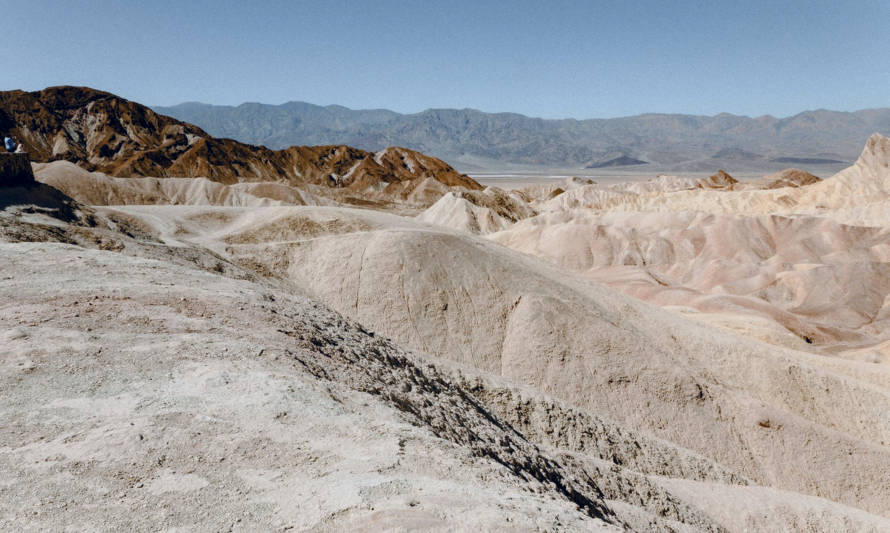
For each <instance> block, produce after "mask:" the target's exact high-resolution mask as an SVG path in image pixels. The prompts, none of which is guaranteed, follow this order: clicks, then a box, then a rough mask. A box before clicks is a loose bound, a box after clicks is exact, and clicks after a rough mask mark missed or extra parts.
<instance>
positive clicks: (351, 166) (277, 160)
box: [0, 86, 482, 196]
mask: <svg viewBox="0 0 890 533" xmlns="http://www.w3.org/2000/svg"><path fill="white" fill-rule="evenodd" d="M0 129H4V130H5V131H12V132H14V133H15V135H16V136H17V138H19V139H21V140H22V142H23V143H24V144H25V146H26V147H27V149H28V151H29V152H30V153H31V157H32V158H33V160H34V161H35V162H49V161H56V160H67V161H71V162H73V163H76V164H77V165H79V166H81V167H83V168H85V169H87V170H90V171H99V172H103V173H105V174H108V175H110V176H117V177H135V176H154V177H205V178H208V179H210V180H212V181H216V182H219V183H224V184H232V183H237V182H243V181H279V182H286V183H288V184H290V185H301V184H314V185H319V186H326V187H331V188H345V189H349V190H352V191H353V192H356V193H358V192H362V191H365V190H368V189H369V188H373V189H374V190H375V191H377V192H384V191H385V189H386V188H387V187H390V186H392V185H393V184H395V185H396V187H395V189H396V190H394V191H393V194H397V195H401V196H405V195H406V194H408V193H410V192H411V191H413V190H414V189H415V188H417V187H418V186H419V185H420V184H421V183H423V182H424V181H426V180H429V179H432V180H434V181H437V182H439V183H441V184H442V185H444V186H446V187H447V186H461V187H465V188H468V189H481V188H482V187H481V186H480V185H479V184H478V183H476V182H475V181H474V180H473V179H471V178H470V177H468V176H466V175H464V174H461V173H459V172H457V171H456V170H454V169H453V168H451V167H450V166H449V165H448V164H446V163H445V162H443V161H441V160H439V159H436V158H434V157H429V156H426V155H423V154H421V153H419V152H414V151H412V150H407V149H403V148H388V149H386V150H383V151H381V152H378V153H377V154H373V153H370V152H366V151H364V150H358V149H356V148H351V147H349V146H293V147H290V148H287V149H285V150H270V149H268V148H266V147H263V146H253V145H248V144H243V143H240V142H237V141H233V140H231V139H217V138H214V137H212V136H210V135H209V134H208V133H207V132H205V131H204V130H202V129H201V128H198V127H197V126H194V125H191V124H188V123H185V122H181V121H179V120H176V119H173V118H171V117H167V116H164V115H160V114H158V113H155V112H154V111H152V110H151V109H149V108H148V107H146V106H143V105H140V104H138V103H135V102H131V101H129V100H125V99H123V98H120V97H118V96H115V95H113V94H110V93H106V92H102V91H97V90H95V89H90V88H87V87H67V86H65V87H50V88H48V89H44V90H42V91H35V92H24V91H7V92H0Z"/></svg>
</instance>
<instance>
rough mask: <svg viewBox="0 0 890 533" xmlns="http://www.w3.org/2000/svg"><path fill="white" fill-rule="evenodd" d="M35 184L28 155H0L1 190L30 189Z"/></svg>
mask: <svg viewBox="0 0 890 533" xmlns="http://www.w3.org/2000/svg"><path fill="white" fill-rule="evenodd" d="M35 183H36V182H35V181H34V172H32V171H31V161H30V160H29V159H28V154H10V153H2V154H0V188H4V187H28V186H31V185H34V184H35Z"/></svg>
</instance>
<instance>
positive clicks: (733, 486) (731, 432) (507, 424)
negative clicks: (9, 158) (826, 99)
mask: <svg viewBox="0 0 890 533" xmlns="http://www.w3.org/2000/svg"><path fill="white" fill-rule="evenodd" d="M387 155H388V156H397V155H396V154H387ZM888 161H890V141H888V140H887V139H885V138H883V137H879V136H873V137H872V138H871V139H870V140H869V143H868V145H867V146H866V149H865V150H864V151H863V156H862V157H861V158H860V160H859V161H857V163H856V165H854V166H853V167H851V168H850V169H847V170H846V171H843V172H841V173H839V174H838V175H836V176H834V177H832V178H830V179H827V180H824V181H822V182H819V183H814V184H811V185H806V186H804V187H799V188H785V189H776V190H769V191H761V190H740V191H708V190H695V191H692V190H678V191H676V192H665V191H666V190H668V189H678V188H682V187H688V186H689V183H687V182H683V180H682V179H681V178H677V179H675V178H661V179H660V180H659V181H657V182H656V183H650V184H645V185H637V186H633V184H630V185H626V186H613V187H598V186H596V185H593V184H587V183H568V182H567V183H566V188H565V189H563V191H562V192H560V193H557V194H555V195H554V193H555V190H554V189H549V190H548V189H544V188H542V189H540V190H538V191H525V192H523V191H519V192H517V193H510V192H504V191H499V190H497V189H489V190H487V191H477V192H473V193H465V192H463V191H452V192H455V194H451V195H450V196H449V195H445V196H442V198H441V199H440V203H441V205H440V203H437V204H435V205H433V207H432V208H430V210H432V209H433V208H436V206H437V205H438V206H439V207H438V208H437V210H434V211H430V210H428V211H427V212H426V213H424V214H422V215H421V216H420V217H419V218H420V220H417V219H412V218H407V217H402V216H396V215H393V214H387V213H383V212H379V211H369V210H363V209H349V208H344V207H338V206H292V205H284V204H285V203H291V202H286V201H285V200H282V199H280V198H274V196H275V195H287V194H290V195H293V196H290V197H289V198H291V199H295V198H297V197H299V198H300V199H301V200H302V201H307V200H308V201H312V198H311V197H307V196H303V194H304V193H305V191H302V190H301V191H290V192H288V191H283V190H282V191H274V190H273V191H272V192H268V191H264V192H258V191H256V190H254V191H250V190H243V189H240V188H238V187H236V186H232V187H235V188H232V189H216V188H210V187H208V185H207V184H205V183H202V182H200V181H196V182H195V181H193V182H189V183H185V182H179V181H176V178H172V179H171V178H168V179H164V180H152V179H150V178H146V179H144V180H137V181H133V182H130V181H129V180H121V182H117V180H115V179H114V178H107V177H104V178H103V177H102V176H101V175H98V176H97V175H95V174H93V175H89V174H88V175H89V176H90V177H89V178H87V179H80V178H78V177H76V176H75V175H74V174H73V173H72V172H71V171H70V170H71V169H65V168H64V167H63V165H59V164H56V163H53V164H51V165H49V167H52V165H55V166H56V167H58V168H59V169H60V170H59V172H60V175H59V176H53V174H52V172H50V171H49V170H52V169H51V168H50V169H49V170H47V168H38V179H39V180H41V181H46V182H51V181H52V180H53V179H57V180H58V181H57V183H60V184H62V185H63V186H65V187H68V188H69V189H70V190H72V191H74V193H75V194H77V195H81V196H82V197H84V198H87V197H89V195H97V197H98V198H100V199H102V198H104V199H106V200H107V199H108V198H117V197H119V198H122V199H123V200H125V201H122V202H121V203H123V204H133V203H135V202H136V201H137V200H143V199H151V201H150V202H149V203H174V202H175V203H188V204H192V205H178V206H170V205H129V206H126V207H116V208H96V209H93V208H89V207H86V206H82V205H79V204H76V203H73V202H71V201H69V200H65V199H64V198H63V197H60V196H59V195H58V193H54V192H52V190H51V189H49V188H48V187H45V186H43V185H40V186H38V187H37V188H35V189H34V190H32V191H23V190H14V191H15V192H13V193H8V192H7V193H3V194H6V196H5V198H9V199H12V200H13V201H12V203H10V202H5V203H4V204H3V207H5V210H3V211H0V220H2V222H3V224H2V225H0V241H7V242H10V243H12V244H0V261H2V262H3V269H2V272H3V273H4V274H5V276H2V277H0V293H2V294H4V298H2V299H0V301H4V302H9V303H7V304H6V305H0V336H2V337H0V338H2V339H3V341H4V342H3V343H0V346H2V348H0V351H2V353H3V357H2V358H0V361H2V362H3V363H2V364H3V366H2V367H0V368H2V373H0V378H2V379H3V380H4V383H5V384H6V386H5V387H4V390H8V391H10V397H9V402H8V403H7V405H6V407H5V408H3V409H0V417H2V418H0V427H4V428H10V430H9V431H8V433H4V435H5V436H6V437H7V438H5V439H4V441H5V442H0V462H2V463H3V464H4V471H6V472H8V473H9V474H8V481H7V483H6V487H11V489H4V488H2V487H0V491H5V492H4V493H3V494H4V497H3V498H0V502H2V503H0V505H2V506H3V508H2V509H0V511H2V512H0V526H3V522H2V520H12V521H13V523H15V522H18V521H21V520H22V519H24V516H23V515H22V513H24V512H29V511H30V510H32V509H39V511H40V512H39V514H38V515H33V514H29V515H28V516H27V520H28V521H29V523H33V524H34V527H35V529H58V528H60V527H61V525H62V524H65V525H66V526H68V527H70V526H71V524H76V525H77V526H79V527H81V528H84V529H144V528H145V524H147V523H149V522H151V523H152V524H155V522H154V520H151V519H149V517H148V516H147V515H146V514H144V513H143V511H141V510H140V509H157V508H162V509H164V510H165V513H164V522H163V523H161V524H156V525H157V527H164V528H169V529H172V528H188V527H196V528H198V529H224V528H228V527H235V528H236V529H237V528H238V527H245V528H254V529H264V530H268V529H274V528H277V529H281V528H284V527H293V528H295V529H296V530H343V529H351V530H361V529H363V528H364V529H367V530H379V529H387V528H392V529H395V528H407V529H411V528H415V529H421V530H452V529H459V530H469V529H476V530H496V529H497V528H499V527H504V528H505V529H506V530H511V531H513V530H528V531H532V530H540V529H544V530H558V529H564V530H572V531H574V530H577V531H586V530H597V529H601V530H619V529H621V528H625V529H630V530H635V531H723V530H727V531H746V530H768V529H774V530H788V531H885V530H888V529H890V523H888V518H887V517H888V516H890V447H888V443H890V416H888V414H887V413H890V387H888V383H890V365H884V364H874V363H873V362H872V361H875V357H877V361H881V360H882V357H883V356H881V354H883V353H884V352H886V351H888V349H887V348H886V346H888V345H890V340H886V337H885V335H886V331H887V328H886V318H887V316H890V315H888V313H890V310H888V308H887V306H886V305H885V304H884V302H885V301H887V294H888V293H890V287H885V286H884V285H885V284H886V279H890V276H887V275H886V270H885V269H886V265H887V263H888V258H890V238H888V236H887V230H885V229H884V228H882V227H861V226H855V225H849V224H844V223H841V221H846V222H850V221H851V220H852V217H853V216H872V217H876V218H877V217H878V216H879V213H880V212H881V209H883V207H882V205H886V203H887V201H886V199H887V194H888V191H890V187H888V184H890V170H888V164H887V163H888ZM63 171H64V172H63ZM168 180H169V181H168ZM84 183H88V184H89V186H84ZM659 191H660V192H659ZM841 191H845V192H846V194H848V195H849V196H848V197H847V198H841V199H830V198H829V199H826V195H827V194H828V193H840V192H841ZM458 193H459V194H458ZM441 194H442V195H444V192H442V193H441ZM115 195H116V196H115ZM566 195H570V196H568V198H569V199H571V198H575V199H578V200H579V201H580V200H583V199H585V198H587V199H595V202H593V203H592V204H591V205H586V206H576V205H569V204H571V202H568V203H567V204H566V207H560V202H559V200H560V198H563V197H566ZM785 196H787V197H788V198H790V199H784V200H782V198H784V197H785ZM281 198H285V196H281ZM634 199H636V200H634ZM443 200H444V201H443ZM29 201H30V202H31V203H33V204H34V205H27V204H28V202H29ZM145 201H148V200H145ZM572 201H574V200H572ZM815 201H818V202H825V201H828V202H829V203H828V204H825V205H823V204H814V203H813V202H815ZM771 202H772V203H771ZM808 202H809V203H808ZM97 203H103V202H97ZM106 203H107V202H106ZM213 203H222V204H225V203H229V204H231V205H232V206H229V207H227V206H214V205H201V204H213ZM275 204H279V205H275ZM711 204H713V205H711ZM810 204H813V205H810ZM602 205H609V206H611V207H610V208H609V209H604V208H602V207H601V206H602ZM699 205H711V206H712V207H714V209H713V210H708V209H698V208H697V206H699ZM755 205H757V206H760V207H761V208H762V209H763V210H764V213H766V215H764V216H756V215H757V214H758V213H759V211H757V210H753V211H752V210H750V209H749V208H751V207H752V206H755ZM449 206H450V207H449ZM596 206H600V207H596ZM780 206H784V208H783V209H786V210H789V209H790V210H791V211H781V210H779V209H780ZM830 206H839V208H838V209H833V208H830ZM729 208H732V209H736V210H737V211H733V210H731V209H729ZM640 209H642V210H644V211H648V212H635V211H639V210H640ZM721 209H726V210H725V211H721ZM771 209H773V211H771ZM775 210H779V211H778V212H779V213H780V215H777V214H776V213H775V212H774V211H775ZM807 210H812V213H809V212H807ZM610 211H611V212H610ZM696 211H698V212H696ZM702 211H704V213H703V212H702ZM837 213H841V214H840V215H839V216H838V217H835V214H837ZM433 215H435V216H433ZM752 215H755V216H752ZM495 217H497V218H495ZM437 223H447V224H449V225H451V226H452V227H454V228H455V229H458V230H460V231H452V230H448V229H445V228H442V227H437V226H436V225H435V224H437ZM882 225H883V224H882ZM491 229H500V231H498V232H496V233H490V234H488V238H481V237H478V236H474V235H471V234H470V233H475V232H477V231H478V232H479V233H486V232H487V231H489V230H491ZM20 241H25V242H20ZM27 241H59V242H65V243H69V244H53V243H43V242H27ZM493 241H497V242H493ZM499 243H501V244H499ZM504 245H506V246H509V247H511V248H515V249H516V250H510V249H508V248H507V247H505V246H504ZM99 249H101V250H106V251H100V250H99ZM517 250H518V251H517ZM520 252H523V253H520ZM526 254H532V255H538V256H540V257H539V258H536V257H532V256H530V255H526ZM542 259H543V260H542ZM591 279H593V280H597V282H591ZM600 282H605V283H606V284H609V285H612V286H614V287H617V288H619V289H621V290H622V291H626V292H629V293H631V294H634V295H636V296H639V297H642V298H644V299H648V300H650V301H652V302H653V303H656V304H659V305H663V306H669V307H671V308H672V309H681V310H682V313H676V312H673V311H669V310H665V309H662V308H659V307H655V306H653V305H650V304H647V303H644V302H640V301H639V300H636V299H634V298H631V297H628V296H626V295H624V294H621V293H619V292H616V291H615V290H613V289H610V288H607V287H605V286H603V285H601V284H599V283H600ZM307 297H308V298H311V300H310V299H307ZM313 300H315V301H320V302H322V303H323V305H320V304H318V303H315V301H313ZM326 306H329V307H326ZM680 306H682V307H680ZM338 313H342V315H345V316H347V317H349V320H348V319H344V318H342V316H341V315H339V314H338ZM691 316H695V317H697V319H696V320H690V317H691ZM351 320H355V321H356V322H352V321H351ZM703 322H705V323H703ZM706 322H711V323H712V324H717V325H719V326H720V327H714V326H713V325H708V324H707V323H706ZM246 324H249V327H245V325H246ZM726 326H728V327H730V328H733V329H736V330H737V331H740V332H743V333H745V334H746V335H748V336H750V337H755V338H762V339H764V340H767V341H768V342H773V343H774V344H772V345H770V344H765V343H763V342H759V341H757V340H752V339H750V338H746V337H744V336H739V335H736V334H734V333H731V332H728V331H727V330H726V329H725V328H724V327H726ZM369 330H375V331H377V332H379V333H378V334H372V333H371V332H370V331H369ZM380 334H382V335H385V336H386V337H389V338H391V339H393V342H394V343H398V344H393V343H391V342H389V341H388V340H386V339H384V338H382V337H381V335H380ZM808 334H813V335H814V336H815V337H814V338H811V339H810V340H811V341H814V342H815V344H813V345H810V344H808V343H807V342H806V341H805V340H804V338H803V337H805V336H808ZM869 342H871V343H872V346H869ZM399 345H401V346H404V347H405V348H408V349H412V350H415V351H414V352H410V351H406V349H405V348H401V347H400V346H399ZM776 345H782V346H776ZM819 350H821V351H822V352H824V353H823V354H819V353H815V352H817V351H819ZM837 355H842V356H844V357H838V356H837ZM61 356H64V357H61ZM864 361H867V362H864ZM23 413H24V414H23ZM295 443H296V445H295ZM134 457H135V458H137V459H136V460H135V463H134V462H133V459H132V458H134ZM220 458H222V459H223V460H222V461H220ZM84 464H90V465H91V467H90V468H89V469H86V470H84V469H83V468H82V465H84ZM122 473H125V474H126V475H122ZM25 484H27V486H28V488H29V490H20V489H21V488H22V487H24V486H25ZM84 494H88V495H90V498H88V499H87V500H89V501H98V502H102V503H104V505H103V511H102V512H101V513H97V512H96V510H95V508H94V507H91V506H87V505H85V502H86V500H85V499H83V498H82V496H83V495H84ZM46 502H54V503H52V504H48V503H46ZM120 502H122V503H120ZM62 503H64V504H65V505H64V507H63V506H61V504H62ZM143 506H144V507H143ZM196 510H199V511H196ZM209 510H213V512H208V511H209ZM7 517H9V518H7ZM237 520H241V522H238V521H237ZM507 520H509V527H505V524H507ZM236 524H241V525H240V526H238V525H236ZM153 527H154V526H153Z"/></svg>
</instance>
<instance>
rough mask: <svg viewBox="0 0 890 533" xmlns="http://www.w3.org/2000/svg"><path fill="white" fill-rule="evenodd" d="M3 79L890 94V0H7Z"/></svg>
mask: <svg viewBox="0 0 890 533" xmlns="http://www.w3.org/2000/svg"><path fill="white" fill-rule="evenodd" d="M0 13H2V15H0V36H2V42H3V48H4V49H5V50H6V54H5V57H4V59H3V61H2V64H0V90H8V89H27V90H36V89H41V88H43V87H46V86H50V85H61V84H68V85H89V86H91V87H95V88H98V89H104V90H108V91H111V92H114V93H116V94H119V95H121V96H124V97H126V98H129V99H131V100H135V101H138V102H142V103H146V104H152V105H170V104H175V103H180V102H183V101H195V100H196V101H203V102H209V103H215V104H238V103H241V102H245V101H252V102H264V103H276V104H277V103H282V102H285V101H289V100H302V101H308V102H312V103H317V104H341V105H345V106H348V107H352V108H378V107H383V108H389V109H393V110H396V111H400V112H416V111H420V110H423V109H426V108H431V107H458V108H463V107H472V108H476V109H482V110H484V111H515V112H519V113H523V114H527V115H532V116H540V117H545V118H559V117H573V118H592V117H615V116H623V115H633V114H637V113H644V112H667V113H694V114H709V115H710V114H716V113H720V112H730V113H736V114H744V115H750V116H757V115H764V114H772V115H775V116H787V115H792V114H795V113H798V112H800V111H803V110H806V109H816V108H828V109H837V110H844V111H850V110H855V109H862V108H868V107H888V106H890V1H888V0H877V1H873V0H857V1H855V2H854V1H846V0H843V1H835V2H821V1H810V2H803V1H801V2H782V1H772V2H760V1H751V2H739V1H737V0H735V1H732V2H720V1H713V2H691V1H690V2H672V1H667V0H666V1H660V2H648V1H639V2H634V1H618V0H616V1H614V2H596V1H586V2H585V1H576V2H564V1H558V0H556V1H549V2H544V1H541V2H526V1H521V0H517V1H514V2H507V1H504V2H488V1H482V0H477V1H473V2H459V1H452V2H447V1H440V2H434V1H427V2H396V1H386V0H377V1H374V2H348V1H342V0H331V1H325V2H296V1H294V2H284V1H281V2H271V1H270V2H261V1H250V0H241V1H238V2H229V1H216V2H210V1H202V0H181V1H177V2H168V1H155V2H136V1H99V0H96V1H90V2H86V1H80V2H79V1H56V2H48V1H43V0H24V1H22V0H0Z"/></svg>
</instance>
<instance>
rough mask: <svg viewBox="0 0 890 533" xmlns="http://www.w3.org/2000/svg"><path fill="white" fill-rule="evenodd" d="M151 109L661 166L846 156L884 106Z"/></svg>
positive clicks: (286, 135)
mask: <svg viewBox="0 0 890 533" xmlns="http://www.w3.org/2000/svg"><path fill="white" fill-rule="evenodd" d="M154 109H156V110H157V111H159V112H162V113H164V114H168V115H170V116H173V117H176V118H178V119H181V120H186V121H188V122H191V123H194V124H197V125H199V126H201V127H202V128H204V129H206V130H207V131H208V132H210V133H211V134H213V135H217V136H225V137H232V138H235V139H238V140H241V141H243V142H250V143H259V144H264V145H266V146H269V147H272V148H283V147H286V146H289V145H293V144H323V143H346V144H349V145H352V146H356V147H358V148H362V149H365V150H379V149H381V148H383V147H385V146H390V145H399V146H406V147H409V148H412V149H415V150H420V151H423V152H427V153H430V154H432V155H434V156H436V157H441V158H444V159H447V160H450V161H452V162H458V161H460V160H462V158H481V159H486V160H491V161H494V162H498V161H499V162H503V163H513V164H527V165H541V166H588V165H596V164H599V163H603V162H605V161H608V160H610V159H616V158H620V157H628V158H633V159H641V160H645V161H650V162H652V163H654V164H658V165H662V166H677V165H679V166H684V165H686V166H689V165H690V164H694V162H696V161H701V160H715V161H719V160H725V159H732V160H735V161H741V162H749V163H750V162H753V163H758V164H760V165H761V166H763V165H764V164H767V165H766V166H769V165H768V164H769V163H772V162H774V161H773V160H775V159H778V158H802V159H826V160H836V161H842V162H850V161H853V160H855V159H856V156H857V155H858V153H859V150H860V148H861V146H862V143H863V142H864V140H865V139H867V138H868V136H869V135H871V134H872V133H874V132H876V131H877V132H882V133H890V108H881V109H864V110H860V111H855V112H841V111H828V110H821V109H820V110H815V111H805V112H802V113H799V114H797V115H794V116H792V117H786V118H776V117H772V116H769V115H766V116H761V117H756V118H751V117H746V116H738V115H732V114H728V113H721V114H719V115H715V116H698V115H681V114H655V113H650V114H643V115H637V116H632V117H621V118H613V119H588V120H575V119H540V118H532V117H527V116H524V115H520V114H515V113H485V112H482V111H477V110H474V109H428V110H426V111H422V112H420V113H414V114H400V113H396V112H394V111H389V110H385V109H373V110H352V109H349V108H345V107H342V106H317V105H313V104H308V103H305V102H288V103H286V104H282V105H267V104H257V103H248V104H241V105H239V106H214V105H209V104H201V103H195V102H191V103H186V104H180V105H177V106H172V107H155V108H154ZM726 155H729V156H730V157H729V158H727V157H726ZM775 163H777V164H778V163H781V161H777V162H775ZM712 164H714V163H703V164H700V165H699V166H701V169H702V170H708V169H713V167H712V166H709V165H712ZM813 164H819V163H813ZM779 166H781V165H779Z"/></svg>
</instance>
